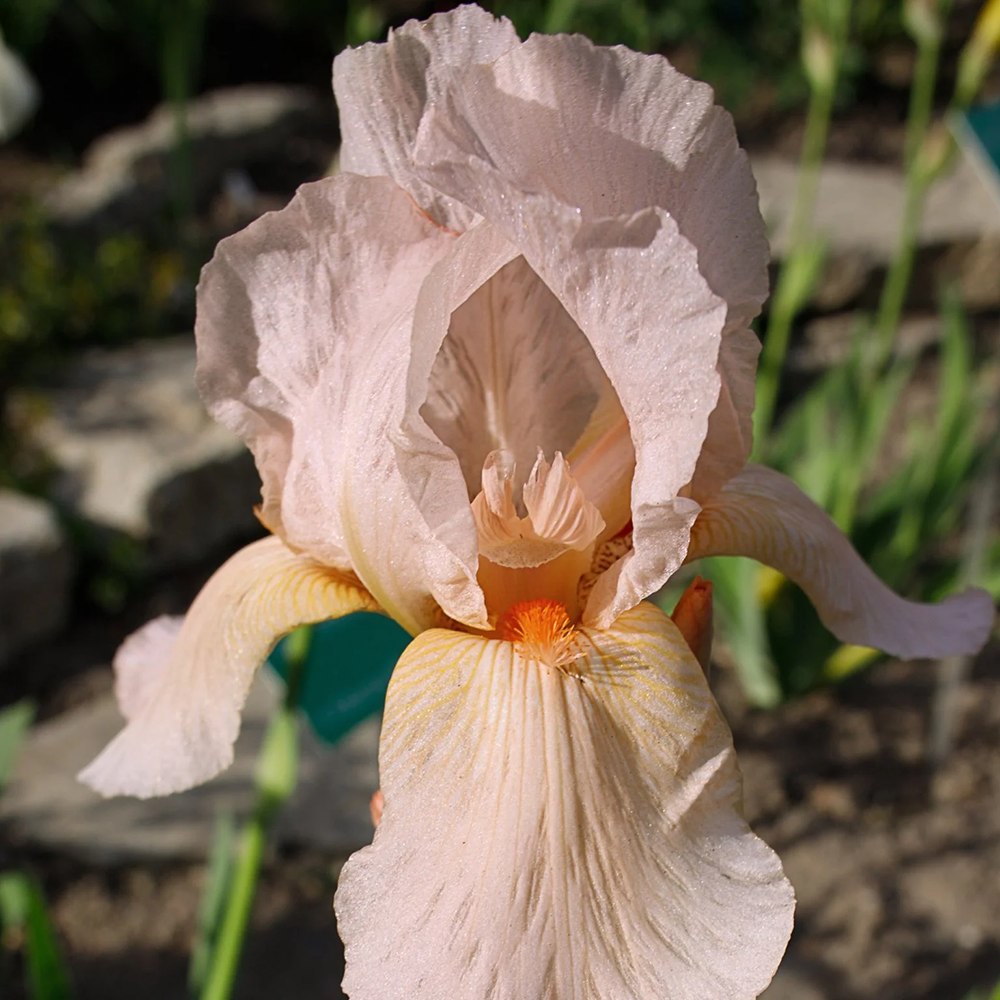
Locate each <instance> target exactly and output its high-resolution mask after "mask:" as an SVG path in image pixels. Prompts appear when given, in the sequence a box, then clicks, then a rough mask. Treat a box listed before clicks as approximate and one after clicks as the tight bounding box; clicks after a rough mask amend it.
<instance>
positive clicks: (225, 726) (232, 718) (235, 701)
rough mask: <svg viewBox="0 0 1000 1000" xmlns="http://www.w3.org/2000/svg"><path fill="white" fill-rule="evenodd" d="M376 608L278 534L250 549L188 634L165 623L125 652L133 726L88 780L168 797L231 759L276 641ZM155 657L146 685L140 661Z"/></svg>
mask: <svg viewBox="0 0 1000 1000" xmlns="http://www.w3.org/2000/svg"><path fill="white" fill-rule="evenodd" d="M364 610H367V611H375V610H378V606H377V605H376V603H375V601H374V600H373V599H372V597H371V595H370V594H368V593H367V592H366V591H365V590H364V589H363V588H361V587H360V586H358V584H357V583H356V582H355V581H353V580H352V579H351V578H349V577H347V576H345V575H344V574H342V573H338V572H337V571H335V570H331V569H328V568H326V567H324V566H320V565H318V564H317V563H314V562H312V561H311V560H309V559H307V558H305V557H303V556H300V555H296V554H295V553H294V552H292V551H291V550H290V549H288V548H287V547H286V546H285V545H284V544H283V543H282V542H281V541H280V540H279V539H277V538H273V537H272V538H266V539H263V540H262V541H259V542H254V543H253V544H252V545H248V546H247V547H246V548H245V549H242V550H241V551H240V552H238V553H237V554H236V555H234V556H233V557H232V558H231V559H230V560H229V561H228V562H226V563H225V564H224V565H223V566H222V567H221V568H220V569H219V570H218V571H217V572H216V573H215V575H214V576H213V577H212V578H211V579H210V580H209V581H208V583H207V584H205V586H204V588H203V589H202V591H201V593H200V594H199V595H198V596H197V598H195V601H194V603H193V604H192V605H191V610H190V611H189V612H188V614H187V616H186V617H185V618H184V622H183V625H182V626H181V627H180V628H177V627H176V624H171V623H170V622H169V620H167V621H164V620H163V619H157V620H156V621H154V622H152V623H150V625H147V626H146V627H145V628H144V629H140V631H139V632H138V633H136V635H135V636H133V637H132V638H131V639H129V640H127V641H126V643H125V645H124V646H123V647H122V651H121V653H120V655H119V657H118V663H117V664H116V665H117V667H118V670H119V688H118V693H119V697H120V698H121V705H122V710H123V713H124V714H125V716H126V718H127V719H128V725H126V727H125V728H124V729H123V730H122V732H120V733H119V734H118V736H116V737H115V739H114V740H112V742H111V743H109V744H108V746H107V747H106V748H105V749H104V751H103V752H102V753H101V754H100V755H99V756H98V757H97V759H96V760H94V761H93V762H92V763H91V764H90V765H89V766H88V767H87V768H86V769H85V770H84V771H83V772H82V773H81V774H80V778H81V780H82V781H84V782H86V783H87V784H88V785H90V786H91V787H92V788H94V789H96V790H97V791H99V792H101V794H103V795H137V796H139V797H140V798H147V797H149V796H152V795H168V794H170V793H171V792H179V791H183V790H184V789H186V788H190V787H191V786H193V785H197V784H200V783H201V782H203V781H207V780H208V779H209V778H211V777H214V776H215V775H216V774H218V773H219V772H220V771H222V770H223V769H224V768H226V767H228V766H229V765H230V764H231V763H232V759H233V743H234V742H235V740H236V735H237V733H238V732H239V727H240V710H241V709H242V707H243V703H244V701H245V700H246V696H247V692H248V691H249V689H250V683H251V681H252V680H253V675H254V673H255V671H256V670H257V668H258V667H259V666H260V665H261V663H263V662H264V660H265V659H266V657H267V655H268V653H269V652H270V651H271V648H272V647H273V646H274V644H275V642H276V641H277V640H278V639H279V638H280V637H281V636H282V635H284V634H285V633H286V632H289V631H291V630H292V629H293V628H296V627H297V626H299V625H304V624H308V623H311V622H318V621H323V620H324V619H327V618H338V617H340V616H341V615H346V614H350V613H351V612H352V611H364ZM142 655H145V656H147V657H148V663H147V666H148V668H149V671H150V677H149V679H148V681H143V680H142V679H141V677H140V675H139V669H140V667H139V657H140V656H142Z"/></svg>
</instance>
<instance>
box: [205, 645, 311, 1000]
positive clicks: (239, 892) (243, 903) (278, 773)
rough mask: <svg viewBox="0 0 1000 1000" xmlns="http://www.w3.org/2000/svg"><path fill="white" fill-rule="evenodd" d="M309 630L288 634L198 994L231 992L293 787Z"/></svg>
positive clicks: (215, 998) (220, 998)
mask: <svg viewBox="0 0 1000 1000" xmlns="http://www.w3.org/2000/svg"><path fill="white" fill-rule="evenodd" d="M311 635H312V630H311V629H310V628H302V629H299V630H298V631H297V632H295V633H293V634H292V636H291V637H290V638H289V640H288V642H289V646H288V657H287V662H288V684H287V687H286V690H285V698H284V701H283V703H282V706H281V708H280V709H279V710H278V712H277V714H276V715H275V716H274V718H273V719H272V720H271V723H270V725H269V726H268V728H267V733H266V734H265V736H264V745H263V746H262V747H261V751H260V756H259V758H258V761H257V779H256V787H257V802H256V805H255V807H254V811H253V815H252V816H251V818H250V819H249V820H248V822H247V824H246V826H245V827H244V828H243V831H242V833H241V834H240V840H239V847H238V854H237V860H236V867H235V871H234V873H233V878H232V882H231V884H230V888H229V893H228V897H227V899H226V904H225V911H224V914H223V917H222V926H221V928H220V930H219V939H218V943H217V944H216V946H215V949H214V952H213V954H212V961H211V967H210V969H209V973H208V977H207V979H206V982H205V988H204V989H203V990H202V993H201V1000H228V998H229V997H230V996H231V995H232V991H233V985H234V984H235V982H236V974H237V972H238V971H239V963H240V955H241V954H242V952H243V942H244V940H245V938H246V932H247V926H248V924H249V922H250V912H251V909H252V907H253V900H254V895H255V894H256V891H257V882H258V879H259V877H260V869H261V862H262V860H263V857H264V848H265V846H266V845H267V838H268V834H269V833H270V830H271V827H272V825H273V823H274V820H275V818H276V817H277V815H278V812H279V811H280V809H281V806H282V805H283V804H284V803H285V801H286V800H287V799H288V797H289V796H290V795H291V794H292V792H293V791H294V789H295V784H296V781H297V772H298V697H299V690H300V688H301V684H302V675H303V673H304V667H305V663H306V658H307V656H308V653H309V642H310V638H311Z"/></svg>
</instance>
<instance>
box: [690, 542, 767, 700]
mask: <svg viewBox="0 0 1000 1000" xmlns="http://www.w3.org/2000/svg"><path fill="white" fill-rule="evenodd" d="M700 569H701V572H702V574H703V575H704V576H705V577H706V579H709V580H711V581H712V585H713V588H714V595H715V606H716V609H717V611H718V612H719V617H720V618H721V624H722V626H723V631H724V634H725V637H726V641H727V643H728V644H729V646H730V647H731V648H732V652H733V659H734V663H735V667H736V671H737V673H738V675H739V678H740V684H741V686H742V687H743V690H744V691H745V693H746V696H747V698H748V699H749V700H750V701H751V702H752V703H753V704H755V705H757V706H759V707H761V708H772V707H774V706H775V705H777V704H779V703H780V702H781V700H782V691H781V685H780V683H779V680H778V675H777V669H776V667H775V664H774V661H773V659H772V658H771V651H770V649H769V647H768V642H767V629H766V627H765V619H764V609H763V607H762V606H761V601H760V597H759V593H758V591H759V586H758V585H759V581H760V574H761V570H762V567H760V566H759V565H758V564H757V563H755V562H752V561H751V560H749V559H734V558H729V557H722V558H712V559H706V560H704V561H703V562H702V563H701V567H700Z"/></svg>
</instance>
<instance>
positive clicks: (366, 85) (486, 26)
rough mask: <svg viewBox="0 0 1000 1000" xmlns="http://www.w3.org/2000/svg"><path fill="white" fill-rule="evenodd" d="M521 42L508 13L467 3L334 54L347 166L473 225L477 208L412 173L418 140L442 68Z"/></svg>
mask: <svg viewBox="0 0 1000 1000" xmlns="http://www.w3.org/2000/svg"><path fill="white" fill-rule="evenodd" d="M518 42H519V39H518V37H517V32H516V31H515V30H514V26H513V25H512V24H511V23H510V21H508V20H507V19H506V18H504V17H501V18H494V17H493V16H492V15H490V14H487V13H486V12H485V11H484V10H481V9H480V8H479V7H476V6H473V5H467V6H462V7H459V8H458V9H457V10H453V11H449V12H448V13H446V14H435V15H434V16H433V17H430V18H428V19H427V20H426V21H408V22H407V23H406V24H404V25H403V27H402V28H400V29H398V30H397V31H393V32H391V33H390V34H389V40H388V42H386V43H385V44H384V45H381V44H368V45H363V46H361V47H360V48H357V49H347V50H345V51H344V52H342V53H340V55H338V56H337V58H336V59H334V61H333V89H334V92H335V93H336V95H337V106H338V108H339V110H340V133H341V136H342V140H343V142H342V145H341V150H340V168H341V170H345V171H350V172H351V173H356V174H365V175H367V176H376V177H377V176H385V177H392V178H393V179H394V180H395V181H396V183H397V184H399V185H400V186H401V187H402V188H404V189H405V190H407V191H409V192H410V193H411V194H412V195H413V196H414V198H415V199H416V201H417V203H418V204H419V205H420V206H421V207H422V208H423V209H424V210H425V211H427V212H429V213H430V214H431V215H432V216H433V217H434V218H435V219H436V220H437V221H438V222H439V223H440V224H441V225H443V226H446V227H447V228H449V229H452V230H456V231H462V230H464V229H466V228H468V226H469V225H470V224H471V223H472V222H473V221H474V219H475V213H473V212H471V211H469V210H468V209H467V208H466V207H465V206H463V205H461V204H459V203H457V202H455V201H453V200H452V199H450V198H447V197H444V196H443V195H441V194H440V192H437V191H434V190H433V189H430V188H428V187H427V185H425V184H424V183H422V182H421V181H420V180H419V179H417V178H416V177H415V176H414V175H413V172H412V170H411V169H410V167H409V160H410V153H411V150H412V147H413V141H414V138H415V136H416V133H417V128H418V127H419V125H420V119H421V117H422V115H423V112H424V108H425V107H426V105H427V103H428V101H430V100H432V99H433V96H434V93H435V91H436V90H437V88H438V86H439V79H440V77H441V75H442V74H443V73H446V72H447V71H448V70H449V69H452V68H454V67H460V66H469V65H473V64H475V63H480V62H490V61H491V60H493V59H496V58H497V56H499V55H501V54H502V53H503V52H505V51H507V49H509V48H511V47H512V46H514V45H517V44H518Z"/></svg>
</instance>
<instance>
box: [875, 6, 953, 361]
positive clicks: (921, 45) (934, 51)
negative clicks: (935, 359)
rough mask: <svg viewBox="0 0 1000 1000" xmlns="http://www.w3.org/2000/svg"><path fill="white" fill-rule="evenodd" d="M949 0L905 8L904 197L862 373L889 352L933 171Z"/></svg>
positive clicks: (933, 176) (903, 297)
mask: <svg viewBox="0 0 1000 1000" xmlns="http://www.w3.org/2000/svg"><path fill="white" fill-rule="evenodd" d="M948 7H949V0H937V2H935V0H923V2H920V0H911V2H910V4H908V5H907V11H908V12H912V11H920V14H919V15H917V14H915V13H909V16H908V18H907V20H908V24H909V27H910V31H911V33H912V34H913V36H914V39H915V40H916V43H917V64H916V69H915V71H914V76H913V86H912V88H911V90H910V106H909V112H908V114H907V118H906V146H905V165H906V196H905V200H904V203H903V219H902V223H901V225H900V227H899V235H898V237H897V240H896V252H895V254H894V255H893V258H892V261H891V263H890V264H889V271H888V273H887V274H886V279H885V284H884V285H883V286H882V294H881V296H880V298H879V305H878V314H877V317H876V320H875V348H876V349H875V355H874V357H873V358H872V363H871V364H870V365H869V366H867V376H866V377H867V378H869V379H871V378H874V377H876V376H877V374H878V372H879V370H880V369H881V368H882V367H883V366H884V365H885V364H886V362H887V361H888V359H889V356H890V355H891V353H892V348H893V341H894V340H895V336H896V328H897V327H898V326H899V319H900V316H901V315H902V313H903V306H904V304H905V302H906V292H907V289H908V288H909V286H910V277H911V275H912V273H913V261H914V258H915V256H916V248H917V231H918V229H919V227H920V219H921V217H922V216H923V212H924V201H925V199H926V197H927V192H928V190H929V188H930V186H931V183H932V181H933V180H934V178H935V176H936V173H937V171H936V170H934V169H933V168H932V167H931V166H930V165H929V164H928V163H927V157H926V154H927V153H928V152H929V150H928V145H927V143H928V139H929V131H928V129H929V125H930V120H931V111H932V109H933V104H934V84H935V81H936V80H937V70H938V62H939V60H940V55H941V35H942V33H943V30H944V20H945V17H946V14H947V9H948Z"/></svg>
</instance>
